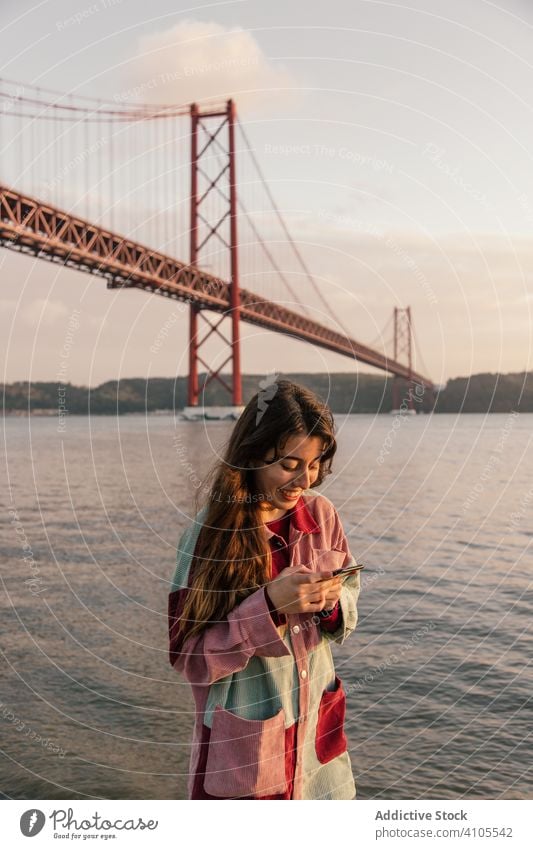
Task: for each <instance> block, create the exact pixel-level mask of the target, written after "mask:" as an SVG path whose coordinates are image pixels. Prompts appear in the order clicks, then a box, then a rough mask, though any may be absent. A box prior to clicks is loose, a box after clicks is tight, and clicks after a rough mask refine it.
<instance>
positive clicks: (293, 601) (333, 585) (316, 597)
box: [265, 566, 342, 614]
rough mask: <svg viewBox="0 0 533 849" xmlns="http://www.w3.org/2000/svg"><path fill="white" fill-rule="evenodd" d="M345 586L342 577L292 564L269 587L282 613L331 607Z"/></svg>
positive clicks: (271, 596)
mask: <svg viewBox="0 0 533 849" xmlns="http://www.w3.org/2000/svg"><path fill="white" fill-rule="evenodd" d="M324 579H325V580H324ZM341 588H342V581H341V579H340V577H338V576H337V577H332V574H331V572H313V570H312V569H310V568H309V567H308V566H289V567H288V568H286V569H283V571H282V572H280V574H279V575H278V576H277V578H274V580H273V581H270V582H269V583H268V584H267V585H266V587H265V589H266V592H267V593H268V597H269V599H270V601H271V602H272V604H273V605H274V607H275V608H276V610H277V611H278V613H286V614H287V613H314V612H315V611H319V610H329V609H330V608H331V607H334V606H335V604H336V602H337V601H338V599H339V597H340V594H341Z"/></svg>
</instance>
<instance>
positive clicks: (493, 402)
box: [3, 372, 533, 419]
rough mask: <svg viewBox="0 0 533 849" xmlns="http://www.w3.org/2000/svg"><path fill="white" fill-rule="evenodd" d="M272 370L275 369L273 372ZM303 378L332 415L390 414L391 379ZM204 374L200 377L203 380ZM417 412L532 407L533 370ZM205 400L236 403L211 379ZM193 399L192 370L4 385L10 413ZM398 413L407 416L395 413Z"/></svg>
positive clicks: (65, 412)
mask: <svg viewBox="0 0 533 849" xmlns="http://www.w3.org/2000/svg"><path fill="white" fill-rule="evenodd" d="M270 374H272V373H270ZM265 376H266V375H265V374H257V375H243V376H242V394H243V403H244V404H246V403H247V402H248V401H249V399H250V398H252V397H253V395H255V394H256V393H257V392H258V391H259V390H260V388H261V381H263V382H264V380H265ZM277 377H284V378H287V379H290V380H293V381H295V382H296V383H302V384H304V385H305V386H307V387H308V388H309V389H311V390H312V391H313V392H315V393H316V394H317V395H318V396H319V397H320V398H321V399H322V400H323V401H325V402H326V403H327V404H328V406H329V407H330V409H331V411H332V412H333V413H334V414H352V415H357V414H363V415H376V414H390V413H391V412H392V408H393V393H392V385H393V378H392V377H390V376H385V375H384V376H381V375H373V374H366V373H362V374H352V373H346V372H336V373H327V372H323V373H316V374H305V373H295V374H283V375H281V374H277ZM203 378H204V376H203V375H200V376H199V384H200V386H202V385H203ZM413 398H414V401H413V407H414V408H415V409H416V411H417V412H418V413H420V412H425V413H426V414H427V413H432V412H435V413H453V414H458V413H480V414H486V413H513V412H517V413H520V412H523V413H531V412H533V372H518V373H512V374H503V375H501V374H491V373H487V374H475V375H471V376H470V377H457V378H452V379H450V380H448V382H447V383H446V385H445V386H442V387H439V389H438V391H437V395H436V402H435V404H434V405H433V399H432V398H431V397H430V395H429V393H426V394H425V395H424V396H423V397H422V398H419V397H417V396H416V393H413ZM400 399H401V406H402V409H406V408H407V406H408V404H407V386H406V384H404V385H403V387H401V392H400ZM200 403H201V405H202V406H206V407H213V406H230V401H229V399H228V393H227V392H226V391H225V389H224V387H222V386H219V385H217V384H216V383H215V381H211V382H210V383H209V384H208V386H207V388H206V391H205V395H202V393H200ZM186 406H187V378H186V377H178V378H171V377H153V378H149V379H146V378H125V379H124V380H120V381H116V380H113V381H107V382H106V383H102V384H100V385H99V386H95V387H88V386H76V385H75V384H72V383H61V382H53V381H50V382H42V381H41V382H37V381H36V382H31V383H30V382H28V381H18V382H15V383H11V384H6V385H5V387H4V401H3V407H4V412H5V415H6V416H15V417H16V416H21V417H26V416H40V417H43V418H44V417H49V418H51V417H54V416H59V417H60V418H62V419H64V418H65V417H68V416H69V415H112V416H116V415H117V414H118V415H127V414H142V415H146V414H150V415H168V414H175V415H178V414H179V413H180V412H181V411H182V410H183V409H184V407H186ZM396 415H401V412H397V413H396Z"/></svg>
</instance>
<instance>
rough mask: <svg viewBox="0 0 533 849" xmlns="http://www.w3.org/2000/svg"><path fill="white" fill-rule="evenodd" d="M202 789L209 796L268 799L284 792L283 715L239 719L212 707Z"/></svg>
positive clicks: (217, 707) (285, 787)
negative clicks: (213, 709) (259, 797)
mask: <svg viewBox="0 0 533 849" xmlns="http://www.w3.org/2000/svg"><path fill="white" fill-rule="evenodd" d="M204 787H205V790H206V792H207V793H209V795H211V796H220V797H221V798H231V797H240V796H270V795H273V794H277V793H284V792H285V790H286V789H287V778H286V775H285V714H284V711H283V708H281V709H280V710H279V711H278V713H277V714H275V716H272V717H269V718H268V719H243V718H242V717H240V716H237V714H235V713H232V712H231V711H228V710H225V709H224V708H223V707H221V706H220V705H216V707H215V711H214V714H213V722H212V726H211V736H210V738H209V749H208V754H207V763H206V767H205V778H204Z"/></svg>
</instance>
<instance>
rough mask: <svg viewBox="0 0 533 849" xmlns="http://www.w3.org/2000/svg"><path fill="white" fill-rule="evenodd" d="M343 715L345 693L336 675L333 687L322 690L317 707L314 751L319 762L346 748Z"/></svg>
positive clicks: (326, 760)
mask: <svg viewBox="0 0 533 849" xmlns="http://www.w3.org/2000/svg"><path fill="white" fill-rule="evenodd" d="M345 717H346V694H345V692H344V689H343V686H342V681H341V679H340V678H339V677H338V676H337V675H336V676H335V683H334V689H333V690H324V692H323V693H322V698H321V699H320V704H319V707H318V718H317V725H316V736H315V751H316V755H317V758H318V760H319V761H320V763H322V764H327V763H328V762H329V761H331V760H333V758H336V757H338V756H339V755H342V753H343V752H345V751H346V750H347V748H348V741H347V739H346V735H345V733H344V720H345Z"/></svg>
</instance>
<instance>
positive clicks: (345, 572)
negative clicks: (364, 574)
mask: <svg viewBox="0 0 533 849" xmlns="http://www.w3.org/2000/svg"><path fill="white" fill-rule="evenodd" d="M364 568H365V567H364V566H363V564H362V563H359V564H358V565H357V566H346V567H345V568H344V569H333V571H332V573H331V575H332V577H335V576H336V575H340V576H341V578H347V577H348V576H349V575H355V573H356V572H360V571H361V569H364ZM322 580H323V581H329V580H330V579H329V578H322Z"/></svg>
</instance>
